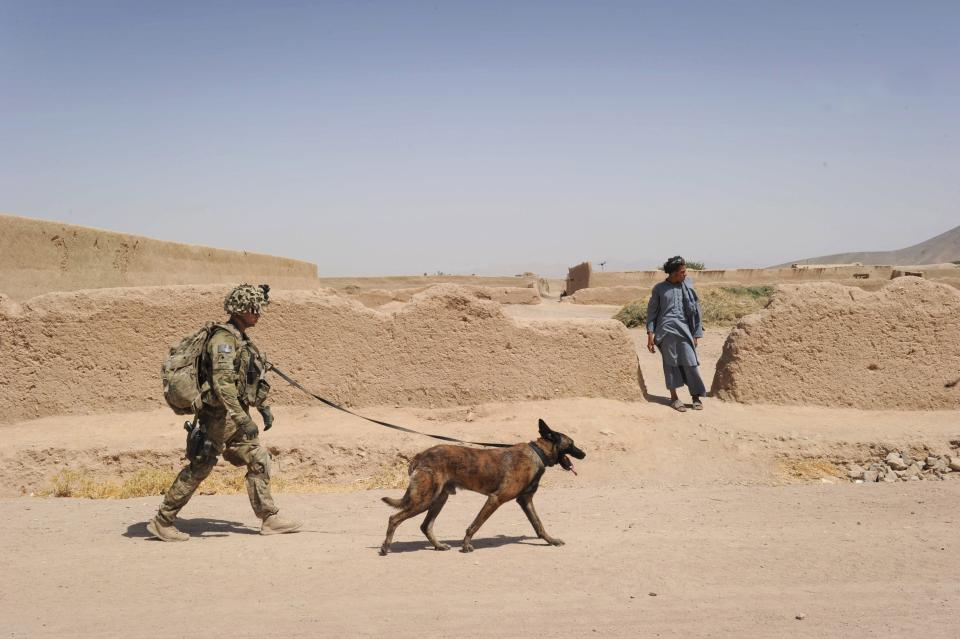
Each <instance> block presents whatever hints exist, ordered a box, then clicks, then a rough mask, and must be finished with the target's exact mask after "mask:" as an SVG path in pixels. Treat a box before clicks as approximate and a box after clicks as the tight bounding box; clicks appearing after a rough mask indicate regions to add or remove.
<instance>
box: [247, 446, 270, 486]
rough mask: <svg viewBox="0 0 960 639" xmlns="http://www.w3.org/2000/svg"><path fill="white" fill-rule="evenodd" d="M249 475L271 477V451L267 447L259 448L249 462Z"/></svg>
mask: <svg viewBox="0 0 960 639" xmlns="http://www.w3.org/2000/svg"><path fill="white" fill-rule="evenodd" d="M247 474H248V475H264V476H265V477H266V478H267V479H270V453H268V452H267V450H266V449H265V448H260V449H258V450H257V452H256V454H255V455H254V456H253V459H252V460H250V463H249V464H247Z"/></svg>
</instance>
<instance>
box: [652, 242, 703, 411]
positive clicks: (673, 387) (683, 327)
mask: <svg viewBox="0 0 960 639" xmlns="http://www.w3.org/2000/svg"><path fill="white" fill-rule="evenodd" d="M663 271H664V272H665V273H666V274H667V279H665V280H664V281H662V282H660V283H659V284H657V285H656V286H654V287H653V291H652V292H651V294H650V302H649V303H647V350H649V351H650V352H651V353H655V352H657V350H656V349H657V347H659V348H660V356H661V357H662V358H663V375H664V377H665V378H666V382H667V389H669V391H670V406H671V407H672V408H674V409H676V410H678V411H680V412H684V411H686V410H687V407H686V406H685V405H684V404H683V402H681V401H680V398H679V397H678V396H677V389H678V388H680V387H681V386H683V385H686V386H687V388H688V389H690V395H691V396H692V397H693V410H702V409H703V402H702V401H700V398H701V397H703V396H704V395H706V393H707V389H706V388H705V387H704V385H703V379H701V378H700V368H699V366H700V360H699V359H698V358H697V342H698V341H699V340H700V338H701V337H703V322H702V320H701V318H700V299H699V298H698V297H697V293H696V291H694V290H693V282H692V281H691V280H689V279H687V264H686V262H685V261H684V259H683V258H682V257H680V256H679V255H677V256H675V257H671V258H670V259H669V260H667V261H666V262H665V263H664V265H663Z"/></svg>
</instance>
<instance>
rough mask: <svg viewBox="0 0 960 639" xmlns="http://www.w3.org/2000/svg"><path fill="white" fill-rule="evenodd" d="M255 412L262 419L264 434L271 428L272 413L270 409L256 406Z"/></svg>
mask: <svg viewBox="0 0 960 639" xmlns="http://www.w3.org/2000/svg"><path fill="white" fill-rule="evenodd" d="M257 412H259V413H260V417H263V430H264V432H266V431H268V430H270V427H271V426H273V412H272V411H271V410H270V407H269V406H257Z"/></svg>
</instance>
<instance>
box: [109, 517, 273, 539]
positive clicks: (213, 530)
mask: <svg viewBox="0 0 960 639" xmlns="http://www.w3.org/2000/svg"><path fill="white" fill-rule="evenodd" d="M176 526H177V528H179V529H180V530H182V531H183V532H185V533H187V534H188V535H190V536H191V537H226V536H227V535H259V534H260V530H259V529H258V528H251V527H250V526H248V525H246V524H244V523H243V522H239V521H224V520H223V519H209V518H207V517H195V518H193V519H177V523H176ZM123 536H124V537H127V538H130V539H145V538H147V537H151V536H152V535H151V534H150V533H149V532H147V522H145V521H141V522H137V523H135V524H131V525H130V526H127V532H125V533H123Z"/></svg>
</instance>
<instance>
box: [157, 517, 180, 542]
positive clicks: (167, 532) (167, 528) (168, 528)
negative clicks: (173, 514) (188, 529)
mask: <svg viewBox="0 0 960 639" xmlns="http://www.w3.org/2000/svg"><path fill="white" fill-rule="evenodd" d="M147 530H148V531H149V532H150V534H151V535H153V536H154V537H156V538H157V539H159V540H160V541H189V540H190V535H188V534H187V533H185V532H181V531H179V530H177V528H176V526H174V525H173V524H165V523H163V522H162V521H160V520H159V519H157V518H156V517H154V518H153V519H151V520H150V523H148V524H147Z"/></svg>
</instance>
